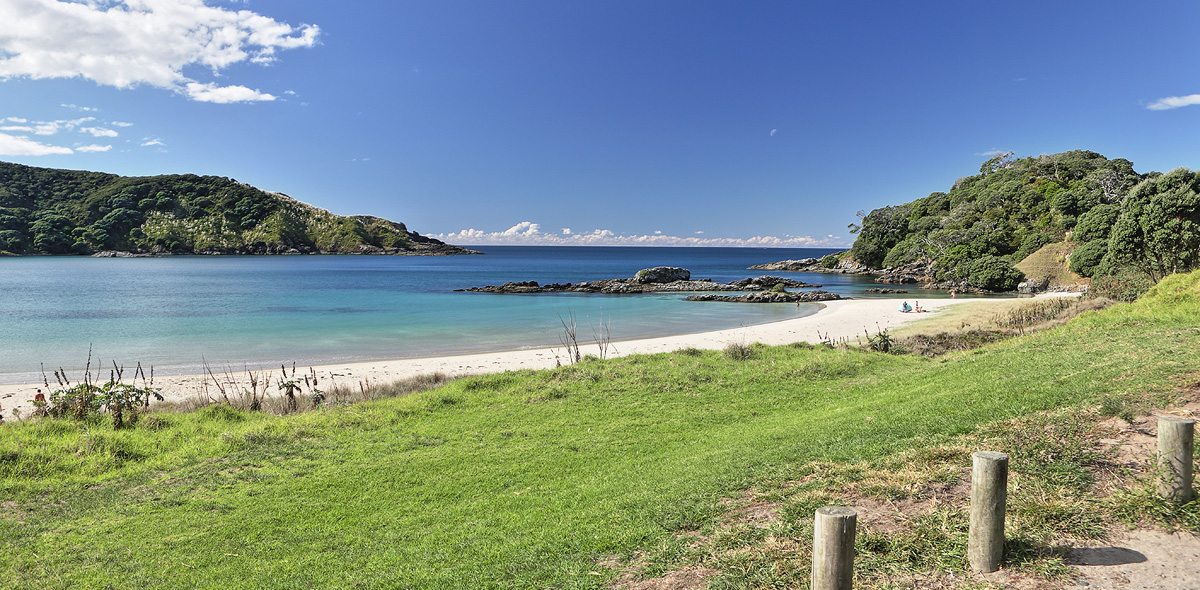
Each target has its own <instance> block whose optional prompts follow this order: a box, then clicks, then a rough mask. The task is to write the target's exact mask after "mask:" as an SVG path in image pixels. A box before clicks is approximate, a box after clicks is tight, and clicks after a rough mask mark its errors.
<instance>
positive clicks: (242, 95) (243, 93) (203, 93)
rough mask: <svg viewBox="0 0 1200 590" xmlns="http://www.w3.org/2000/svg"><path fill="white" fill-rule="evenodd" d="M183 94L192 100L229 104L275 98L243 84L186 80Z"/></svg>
mask: <svg viewBox="0 0 1200 590" xmlns="http://www.w3.org/2000/svg"><path fill="white" fill-rule="evenodd" d="M184 92H185V94H187V95H188V97H189V98H191V99H192V100H197V101H200V102H215V103H220V104H229V103H231V102H260V101H271V100H275V97H274V96H273V95H270V94H267V93H265V92H259V91H257V90H252V89H250V88H246V87H245V86H217V85H216V84H211V83H209V84H201V83H199V82H188V84H187V86H186V87H185V91H184Z"/></svg>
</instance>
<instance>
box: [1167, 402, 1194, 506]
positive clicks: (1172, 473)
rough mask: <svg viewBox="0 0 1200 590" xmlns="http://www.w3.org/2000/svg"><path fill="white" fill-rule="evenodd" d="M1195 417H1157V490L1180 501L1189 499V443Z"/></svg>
mask: <svg viewBox="0 0 1200 590" xmlns="http://www.w3.org/2000/svg"><path fill="white" fill-rule="evenodd" d="M1195 427H1196V421H1195V420H1187V419H1185V418H1176V417H1175V416H1159V417H1158V469H1159V476H1158V493H1159V495H1160V496H1162V497H1163V498H1166V499H1168V500H1170V501H1172V502H1178V503H1180V504H1183V503H1186V502H1190V501H1191V500H1192V498H1193V497H1195V494H1194V493H1193V492H1192V442H1193V440H1194V437H1195Z"/></svg>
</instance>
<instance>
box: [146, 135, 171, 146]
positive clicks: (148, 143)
mask: <svg viewBox="0 0 1200 590" xmlns="http://www.w3.org/2000/svg"><path fill="white" fill-rule="evenodd" d="M154 145H163V146H165V145H166V144H165V143H163V142H162V140H161V139H152V138H149V137H147V138H146V139H144V140H142V144H141V146H142V147H150V146H154Z"/></svg>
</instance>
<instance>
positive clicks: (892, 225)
mask: <svg viewBox="0 0 1200 590" xmlns="http://www.w3.org/2000/svg"><path fill="white" fill-rule="evenodd" d="M1141 179H1142V176H1141V175H1139V174H1138V173H1137V172H1135V171H1134V170H1133V165H1132V164H1131V163H1130V162H1129V161H1128V160H1124V159H1120V158H1117V159H1113V160H1109V159H1107V158H1105V157H1104V156H1102V155H1100V154H1098V153H1095V152H1089V151H1080V150H1077V151H1071V152H1064V153H1061V154H1053V155H1042V156H1036V157H1029V158H1015V157H1013V155H1012V154H1011V153H1009V154H1000V155H998V156H996V157H994V158H992V159H990V160H988V161H987V162H985V163H984V164H983V166H981V167H980V174H978V175H975V176H969V177H965V178H960V179H958V180H957V181H956V182H955V183H954V186H953V187H951V189H950V190H949V191H948V192H946V193H940V192H939V193H933V194H931V195H929V196H928V197H925V198H921V199H917V200H915V201H912V202H910V203H906V204H903V205H897V206H891V207H884V208H881V209H875V210H873V211H871V212H870V213H869V214H866V215H862V221H861V224H860V225H858V226H852V227H851V229H852V231H854V232H856V233H857V234H858V235H857V238H856V239H855V241H854V245H853V246H852V248H851V252H852V253H853V254H854V257H855V259H856V260H858V261H859V262H861V263H863V264H866V265H869V266H872V267H875V268H880V267H889V266H899V265H902V264H905V263H907V262H912V261H917V260H922V261H924V260H929V261H933V266H934V268H935V270H936V272H937V275H938V276H939V277H940V278H943V279H946V280H970V279H971V276H972V275H977V276H976V278H975V279H974V281H973V282H988V283H990V284H993V285H995V284H1004V285H1007V284H1009V283H1011V280H1010V278H1011V276H1013V275H1014V273H1012V272H1001V273H999V275H996V276H987V277H984V276H982V275H986V274H989V273H988V272H987V271H985V270H982V269H981V270H980V271H979V272H978V273H977V272H975V271H973V265H974V263H975V262H976V261H979V260H981V259H983V258H985V257H989V256H991V257H1007V258H1009V259H1010V260H1012V261H1017V260H1021V259H1023V258H1025V257H1026V256H1028V255H1029V254H1032V253H1033V252H1036V251H1037V250H1038V248H1040V247H1042V246H1044V245H1046V244H1049V243H1053V242H1057V241H1061V240H1062V239H1063V238H1064V237H1065V235H1066V233H1067V232H1068V231H1070V230H1071V229H1072V228H1075V231H1076V232H1077V233H1079V232H1082V233H1084V234H1085V235H1089V236H1090V235H1092V234H1103V235H1105V236H1106V232H1107V227H1108V226H1109V225H1111V221H1112V219H1113V211H1114V210H1115V205H1113V203H1117V202H1120V201H1121V199H1122V198H1124V197H1125V195H1126V194H1127V193H1128V192H1129V190H1130V187H1132V186H1133V185H1134V184H1136V183H1137V182H1138V181H1140V180H1141ZM1097 208H1100V209H1101V211H1100V212H1098V213H1095V214H1092V213H1091V212H1092V211H1093V210H1095V209H1097ZM1087 241H1090V240H1087ZM992 264H994V263H992ZM992 274H995V273H992Z"/></svg>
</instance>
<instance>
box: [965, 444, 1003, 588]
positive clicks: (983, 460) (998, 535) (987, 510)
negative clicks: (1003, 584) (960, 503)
mask: <svg viewBox="0 0 1200 590" xmlns="http://www.w3.org/2000/svg"><path fill="white" fill-rule="evenodd" d="M971 458H972V462H971V463H972V465H971V529H970V532H969V533H968V537H967V560H968V561H969V562H970V563H971V569H973V570H975V571H977V572H984V573H987V572H994V571H996V570H998V569H1000V558H1001V557H1002V556H1003V555H1004V508H1005V505H1006V504H1007V503H1008V455H1005V454H1004V453H997V452H996V451H979V452H978V453H975V454H974V455H972V456H971Z"/></svg>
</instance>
